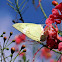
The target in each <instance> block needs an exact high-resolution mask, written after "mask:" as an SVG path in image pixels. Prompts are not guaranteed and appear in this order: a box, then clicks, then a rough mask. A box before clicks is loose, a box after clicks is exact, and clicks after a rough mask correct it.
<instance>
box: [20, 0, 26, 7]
mask: <svg viewBox="0 0 62 62" xmlns="http://www.w3.org/2000/svg"><path fill="white" fill-rule="evenodd" d="M24 2H25V0H23V2H22V3H21V4H20V6H21V5H22V4H23V3H24ZM20 6H19V8H20Z"/></svg>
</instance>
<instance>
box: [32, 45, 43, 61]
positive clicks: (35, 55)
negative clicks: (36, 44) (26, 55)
mask: <svg viewBox="0 0 62 62" xmlns="http://www.w3.org/2000/svg"><path fill="white" fill-rule="evenodd" d="M42 47H43V46H42ZM42 47H41V48H42ZM41 48H39V49H38V50H37V52H36V53H35V54H34V57H33V61H32V62H34V59H35V56H36V54H37V53H38V52H39V51H40V49H41Z"/></svg>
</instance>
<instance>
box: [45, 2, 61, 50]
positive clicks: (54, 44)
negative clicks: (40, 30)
mask: <svg viewBox="0 0 62 62" xmlns="http://www.w3.org/2000/svg"><path fill="white" fill-rule="evenodd" d="M52 4H53V5H54V6H55V8H54V9H52V14H51V15H49V18H47V19H46V27H45V28H44V30H45V33H44V34H45V35H46V37H47V42H46V44H47V46H48V47H50V48H51V49H57V48H58V47H59V46H58V45H60V43H61V42H60V41H62V39H61V38H62V37H59V35H58V27H57V24H60V23H61V20H62V2H61V3H60V4H58V2H57V1H52ZM59 12H60V13H59ZM53 24H54V26H53ZM59 40H60V41H59ZM59 48H60V47H59ZM59 48H58V49H59ZM59 50H62V48H61V49H59Z"/></svg>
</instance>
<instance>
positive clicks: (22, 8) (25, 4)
mask: <svg viewBox="0 0 62 62" xmlns="http://www.w3.org/2000/svg"><path fill="white" fill-rule="evenodd" d="M26 4H27V2H26V3H25V4H24V6H23V7H22V9H21V11H22V10H23V9H24V7H25V5H26ZM21 11H20V12H21Z"/></svg>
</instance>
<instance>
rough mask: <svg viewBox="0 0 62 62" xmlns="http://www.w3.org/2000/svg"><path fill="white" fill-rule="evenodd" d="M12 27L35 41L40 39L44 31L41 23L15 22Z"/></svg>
mask: <svg viewBox="0 0 62 62" xmlns="http://www.w3.org/2000/svg"><path fill="white" fill-rule="evenodd" d="M13 27H14V28H16V29H17V30H19V31H20V32H22V33H24V34H25V35H26V36H27V37H29V38H31V39H32V40H35V41H40V37H41V35H43V32H44V31H43V26H42V25H38V24H33V23H16V24H14V25H13Z"/></svg>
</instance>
